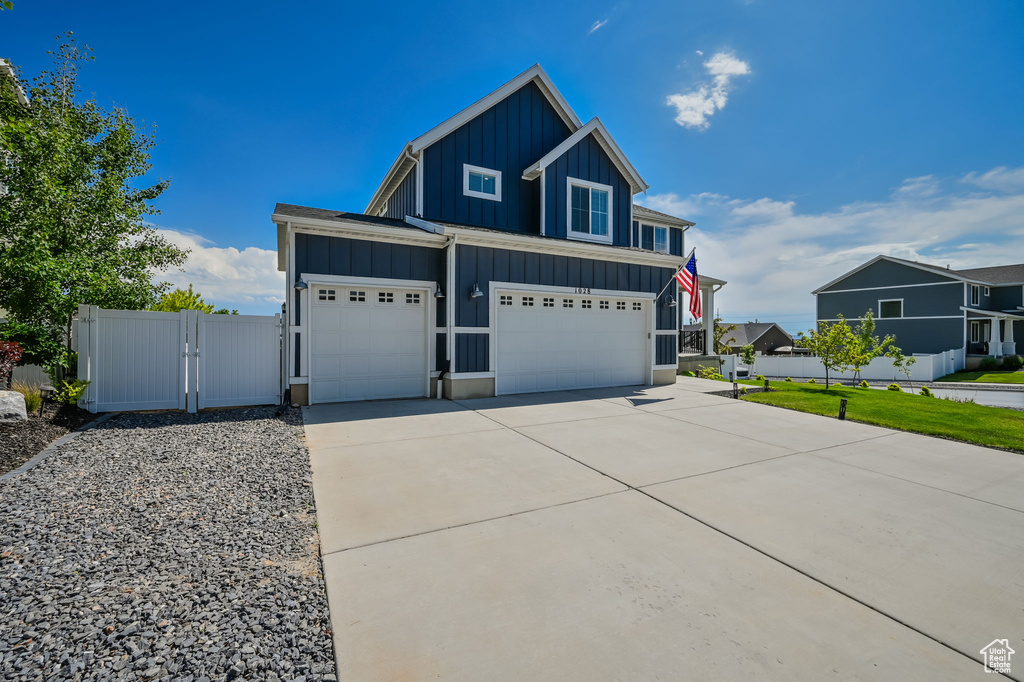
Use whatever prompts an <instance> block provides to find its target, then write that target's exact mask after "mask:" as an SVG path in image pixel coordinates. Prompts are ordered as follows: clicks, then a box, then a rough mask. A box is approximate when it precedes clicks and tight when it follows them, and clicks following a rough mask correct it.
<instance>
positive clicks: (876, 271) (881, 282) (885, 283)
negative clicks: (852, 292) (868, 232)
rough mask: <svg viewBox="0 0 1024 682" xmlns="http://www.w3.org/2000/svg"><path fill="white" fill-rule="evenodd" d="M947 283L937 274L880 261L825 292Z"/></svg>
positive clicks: (944, 278) (943, 277) (842, 280)
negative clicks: (898, 285)
mask: <svg viewBox="0 0 1024 682" xmlns="http://www.w3.org/2000/svg"><path fill="white" fill-rule="evenodd" d="M949 281H951V280H950V278H949V277H946V276H945V275H943V274H942V273H939V272H932V271H929V270H921V269H920V268H916V267H914V266H912V265H904V264H902V263H894V262H892V261H887V260H880V261H878V262H877V263H874V264H872V265H869V266H868V267H866V268H864V269H863V270H860V271H859V272H855V273H854V274H852V275H850V276H849V277H846V278H844V279H841V280H839V281H838V282H836V283H835V284H833V285H832V286H830V287H829V288H828V289H826V291H832V290H843V289H862V288H865V287H891V286H894V285H897V284H923V283H927V282H949Z"/></svg>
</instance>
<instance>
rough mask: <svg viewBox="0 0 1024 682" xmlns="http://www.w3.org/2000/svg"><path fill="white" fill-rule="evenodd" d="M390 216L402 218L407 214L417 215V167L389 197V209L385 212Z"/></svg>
mask: <svg viewBox="0 0 1024 682" xmlns="http://www.w3.org/2000/svg"><path fill="white" fill-rule="evenodd" d="M384 215H385V216H387V217H388V218H398V219H399V220H402V219H404V218H405V216H407V215H413V216H414V215H416V169H415V168H413V169H412V170H411V171H409V173H408V174H407V175H406V176H405V179H404V180H402V182H401V184H399V185H398V187H397V188H395V191H394V192H393V193H392V194H391V196H390V197H388V210H387V211H386V212H385V213H384Z"/></svg>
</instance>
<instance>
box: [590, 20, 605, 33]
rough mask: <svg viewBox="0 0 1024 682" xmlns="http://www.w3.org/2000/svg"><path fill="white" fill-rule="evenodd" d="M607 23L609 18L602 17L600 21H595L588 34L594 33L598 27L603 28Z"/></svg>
mask: <svg viewBox="0 0 1024 682" xmlns="http://www.w3.org/2000/svg"><path fill="white" fill-rule="evenodd" d="M607 23H608V20H607V19H602V20H600V21H595V22H594V23H593V25H591V27H590V30H589V31H587V35H590V34H591V33H593V32H594V31H596V30H597V29H599V28H601V27H602V26H604V25H605V24H607Z"/></svg>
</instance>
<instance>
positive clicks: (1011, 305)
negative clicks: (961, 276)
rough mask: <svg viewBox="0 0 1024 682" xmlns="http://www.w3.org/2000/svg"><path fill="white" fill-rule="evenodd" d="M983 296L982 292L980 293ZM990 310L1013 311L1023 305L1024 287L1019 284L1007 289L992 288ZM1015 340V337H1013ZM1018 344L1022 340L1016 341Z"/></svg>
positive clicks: (1022, 340) (1023, 340)
mask: <svg viewBox="0 0 1024 682" xmlns="http://www.w3.org/2000/svg"><path fill="white" fill-rule="evenodd" d="M982 295H984V291H982ZM990 301H991V303H990V305H991V306H992V308H991V309H992V310H1015V309H1016V308H1017V307H1018V306H1021V305H1024V286H1021V285H1019V284H1017V285H1014V286H1009V287H992V296H991V299H990ZM1013 338H1014V339H1015V340H1017V337H1016V336H1014V337H1013ZM1017 342H1018V343H1020V342H1024V339H1019V340H1017Z"/></svg>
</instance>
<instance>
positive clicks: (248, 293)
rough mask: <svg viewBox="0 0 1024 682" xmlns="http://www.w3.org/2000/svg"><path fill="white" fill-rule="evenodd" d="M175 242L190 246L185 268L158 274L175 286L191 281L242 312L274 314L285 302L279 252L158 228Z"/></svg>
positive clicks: (208, 296)
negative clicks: (217, 243)
mask: <svg viewBox="0 0 1024 682" xmlns="http://www.w3.org/2000/svg"><path fill="white" fill-rule="evenodd" d="M157 232H158V233H159V234H160V235H161V236H162V237H164V238H166V239H167V240H168V241H170V242H171V243H173V244H175V245H177V246H179V247H182V248H186V249H190V250H191V253H189V255H188V260H187V261H186V262H185V265H184V266H183V271H169V272H166V273H162V274H160V275H158V276H157V277H156V279H158V280H159V281H161V282H170V283H171V284H172V285H173V286H174V287H181V288H186V289H187V288H188V285H189V284H190V283H191V284H193V285H195V290H196V291H198V292H200V293H201V294H202V295H203V298H204V299H206V302H207V303H213V304H214V305H216V306H217V307H218V308H220V307H224V308H237V309H238V310H239V311H240V312H242V313H252V314H264V315H268V314H273V313H275V312H280V309H281V308H280V306H281V303H283V302H284V273H281V272H278V271H277V252H276V251H271V250H268V249H260V248H257V247H255V246H249V247H246V248H243V249H241V250H239V249H237V248H235V247H233V246H229V247H220V246H217V245H216V244H214V243H213V242H211V241H210V240H208V239H205V238H204V237H200V236H199V235H196V234H188V233H185V232H178V231H176V230H169V229H164V228H158V229H157Z"/></svg>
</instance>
